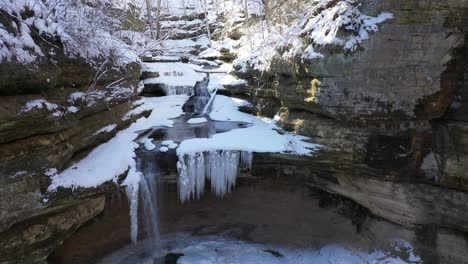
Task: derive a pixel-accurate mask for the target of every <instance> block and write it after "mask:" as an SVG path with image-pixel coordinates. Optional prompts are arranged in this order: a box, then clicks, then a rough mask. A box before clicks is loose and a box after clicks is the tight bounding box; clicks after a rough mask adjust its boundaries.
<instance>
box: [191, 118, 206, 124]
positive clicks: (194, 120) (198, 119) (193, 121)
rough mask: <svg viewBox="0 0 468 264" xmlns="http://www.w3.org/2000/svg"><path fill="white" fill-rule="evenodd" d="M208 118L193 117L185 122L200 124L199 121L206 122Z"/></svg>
mask: <svg viewBox="0 0 468 264" xmlns="http://www.w3.org/2000/svg"><path fill="white" fill-rule="evenodd" d="M206 122H208V120H207V119H206V118H204V117H195V118H190V119H189V120H188V121H187V123H188V124H191V125H193V124H201V123H206Z"/></svg>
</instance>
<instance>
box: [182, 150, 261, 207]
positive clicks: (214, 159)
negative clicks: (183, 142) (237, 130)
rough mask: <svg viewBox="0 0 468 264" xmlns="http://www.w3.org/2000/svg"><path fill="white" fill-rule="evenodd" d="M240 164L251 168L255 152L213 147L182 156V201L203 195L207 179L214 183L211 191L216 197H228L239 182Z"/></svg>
mask: <svg viewBox="0 0 468 264" xmlns="http://www.w3.org/2000/svg"><path fill="white" fill-rule="evenodd" d="M239 165H241V166H242V167H244V168H250V167H251V166H252V153H251V152H241V151H227V150H223V151H222V150H213V151H209V152H206V153H191V154H185V155H181V156H179V162H178V164H177V168H178V172H179V198H180V200H181V201H182V202H186V201H188V200H190V199H192V198H197V199H198V198H200V197H201V195H202V194H203V192H204V189H205V180H206V179H208V180H210V182H211V191H212V192H213V193H214V194H215V195H216V196H219V197H224V196H225V195H226V194H228V193H230V192H231V190H232V189H233V188H234V187H235V185H236V179H237V175H238V173H239Z"/></svg>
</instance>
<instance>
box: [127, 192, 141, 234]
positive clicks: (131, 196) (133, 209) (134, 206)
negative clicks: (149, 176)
mask: <svg viewBox="0 0 468 264" xmlns="http://www.w3.org/2000/svg"><path fill="white" fill-rule="evenodd" d="M138 187H139V186H138V183H134V184H130V185H128V186H127V188H126V192H127V197H128V200H129V202H130V238H131V240H132V242H133V243H136V242H137V239H138Z"/></svg>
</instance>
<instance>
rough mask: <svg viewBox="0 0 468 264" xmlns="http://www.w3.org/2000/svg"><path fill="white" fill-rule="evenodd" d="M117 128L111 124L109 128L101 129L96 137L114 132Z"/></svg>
mask: <svg viewBox="0 0 468 264" xmlns="http://www.w3.org/2000/svg"><path fill="white" fill-rule="evenodd" d="M116 127H117V125H116V124H110V125H108V126H105V127H103V128H101V129H99V130H98V131H96V133H94V135H98V134H101V133H109V132H112V131H113V130H114V129H115V128H116Z"/></svg>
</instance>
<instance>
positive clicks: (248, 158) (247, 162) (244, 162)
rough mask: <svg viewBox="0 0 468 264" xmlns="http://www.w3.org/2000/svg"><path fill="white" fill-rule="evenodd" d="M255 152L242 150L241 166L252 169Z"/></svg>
mask: <svg viewBox="0 0 468 264" xmlns="http://www.w3.org/2000/svg"><path fill="white" fill-rule="evenodd" d="M252 160H253V154H252V152H249V151H241V166H242V168H245V169H249V170H250V169H252Z"/></svg>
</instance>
